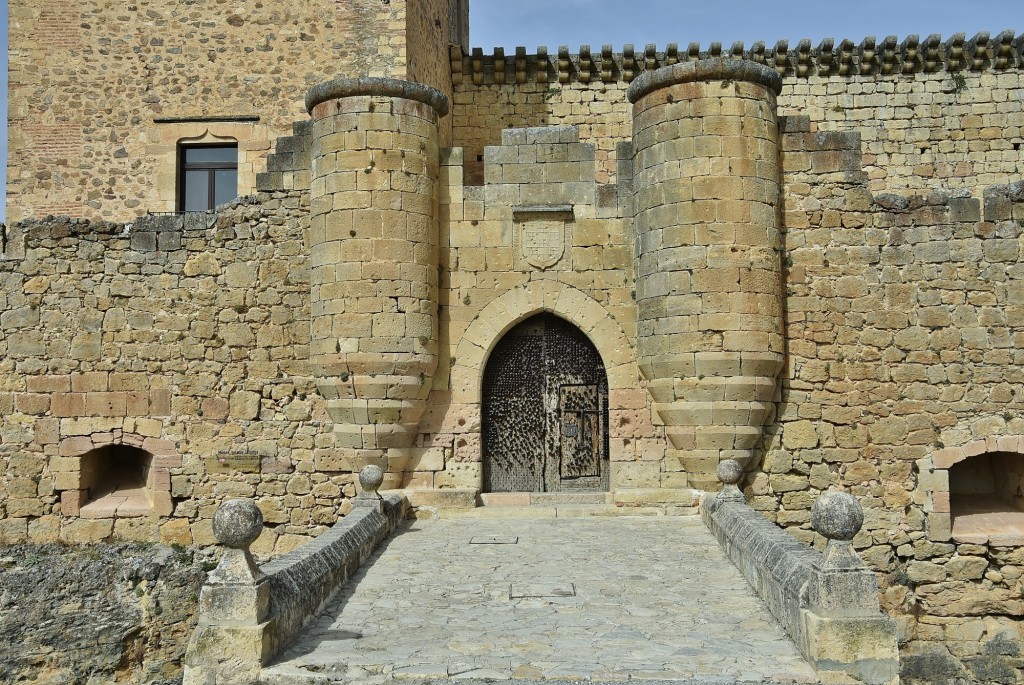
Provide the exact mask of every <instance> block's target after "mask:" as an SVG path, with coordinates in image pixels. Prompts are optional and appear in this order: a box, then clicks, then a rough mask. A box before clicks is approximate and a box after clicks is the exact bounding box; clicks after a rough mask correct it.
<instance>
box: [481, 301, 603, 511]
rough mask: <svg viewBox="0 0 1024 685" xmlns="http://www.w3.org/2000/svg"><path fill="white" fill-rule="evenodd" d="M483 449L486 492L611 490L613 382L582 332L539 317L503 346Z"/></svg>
mask: <svg viewBox="0 0 1024 685" xmlns="http://www.w3.org/2000/svg"><path fill="white" fill-rule="evenodd" d="M483 450H484V453H483V458H484V491H485V492H515V491H526V492H542V491H579V490H585V491H594V490H598V491H607V490H608V475H609V474H608V377H607V374H606V373H605V369H604V363H603V362H602V361H601V356H600V355H599V354H598V352H597V349H596V348H595V347H594V345H593V344H592V343H591V342H590V340H588V339H587V337H586V335H584V334H583V332H582V331H580V330H579V329H578V328H576V327H575V326H573V325H572V324H570V323H568V322H567V321H565V320H563V319H560V318H558V317H557V316H555V315H553V314H538V315H536V316H533V317H531V318H529V319H527V320H526V321H523V322H522V323H520V324H519V325H517V326H516V327H515V328H513V329H512V330H510V331H509V332H508V333H506V334H505V336H504V337H503V338H502V339H501V340H500V341H499V342H498V344H497V345H496V346H495V348H494V350H493V351H492V353H491V356H490V358H489V359H488V361H487V367H486V370H485V371H484V381H483Z"/></svg>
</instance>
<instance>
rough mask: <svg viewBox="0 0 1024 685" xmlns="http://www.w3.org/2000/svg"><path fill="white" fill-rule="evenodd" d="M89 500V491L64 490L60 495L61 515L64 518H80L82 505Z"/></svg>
mask: <svg viewBox="0 0 1024 685" xmlns="http://www.w3.org/2000/svg"><path fill="white" fill-rule="evenodd" d="M88 500H89V491H88V490H64V491H63V492H61V493H60V513H61V515H63V516H78V514H79V513H80V512H81V510H82V505H83V504H85V503H86V502H87V501H88Z"/></svg>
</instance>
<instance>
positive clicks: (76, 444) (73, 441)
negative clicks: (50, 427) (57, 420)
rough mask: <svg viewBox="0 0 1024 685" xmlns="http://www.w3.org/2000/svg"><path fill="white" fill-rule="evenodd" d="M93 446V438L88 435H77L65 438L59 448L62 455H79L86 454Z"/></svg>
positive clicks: (58, 451)
mask: <svg viewBox="0 0 1024 685" xmlns="http://www.w3.org/2000/svg"><path fill="white" fill-rule="evenodd" d="M92 447H93V444H92V439H91V438H90V437H88V436H86V435H77V436H75V437H73V438H65V439H64V440H63V441H62V442H61V443H60V447H59V448H58V450H57V453H58V454H59V455H60V456H62V457H77V456H79V455H82V454H85V453H86V452H88V451H89V450H91V449H92Z"/></svg>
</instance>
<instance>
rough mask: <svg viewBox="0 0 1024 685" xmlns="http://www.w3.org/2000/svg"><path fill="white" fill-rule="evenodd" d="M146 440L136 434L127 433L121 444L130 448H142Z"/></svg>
mask: <svg viewBox="0 0 1024 685" xmlns="http://www.w3.org/2000/svg"><path fill="white" fill-rule="evenodd" d="M145 441H146V438H145V437H144V436H142V435H138V434H136V433H125V434H124V435H123V436H122V438H121V443H122V444H124V445H128V446H129V447H140V448H141V447H142V445H143V443H144V442H145Z"/></svg>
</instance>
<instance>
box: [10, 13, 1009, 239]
mask: <svg viewBox="0 0 1024 685" xmlns="http://www.w3.org/2000/svg"><path fill="white" fill-rule="evenodd" d="M0 22H2V23H3V25H4V27H6V26H7V2H3V3H2V5H0ZM1004 29H1013V30H1014V31H1016V32H1018V33H1019V32H1021V31H1024V3H1022V0H968V1H966V2H965V1H964V0H903V1H902V2H893V1H892V0H860V1H859V2H856V3H854V2H849V1H845V2H835V1H834V0H831V1H830V0H818V1H817V2H806V0H799V1H797V0H777V1H776V2H765V1H764V0H757V1H755V0H729V1H728V2H699V3H698V2H692V0H691V1H687V0H644V1H641V2H633V3H629V2H628V0H470V43H472V44H473V46H476V47H482V48H484V50H485V51H487V50H490V49H491V48H493V47H496V46H501V47H504V48H506V49H507V50H512V49H514V48H515V47H516V46H519V45H522V46H525V47H526V48H527V49H528V50H529V51H530V52H532V51H533V49H534V48H536V47H537V46H538V45H546V46H547V47H548V49H549V52H553V51H554V50H557V48H558V46H559V45H568V46H569V48H570V50H571V51H573V52H575V51H576V50H577V49H579V46H580V45H582V44H589V45H590V46H591V48H593V49H600V46H601V45H603V44H605V43H611V44H612V45H614V46H615V48H616V50H617V51H618V50H620V49H621V48H622V45H623V44H625V43H634V44H635V45H636V46H637V48H638V49H641V48H642V47H643V46H644V45H646V44H647V43H655V44H657V46H658V47H659V49H664V47H665V45H666V44H667V43H670V42H675V43H679V46H680V48H682V47H684V46H686V45H687V44H689V43H690V42H691V41H699V42H700V43H701V45H702V46H705V47H706V46H707V45H708V44H709V43H711V41H721V42H722V43H723V44H724V45H731V44H732V43H733V42H734V41H737V40H742V41H744V42H745V43H747V44H748V45H749V44H751V43H753V42H754V41H757V40H763V41H765V42H766V43H769V44H773V43H775V42H776V41H777V40H779V39H780V38H787V39H789V41H790V43H791V44H792V45H795V44H796V41H798V40H800V39H801V38H810V39H812V40H813V41H814V43H815V45H816V44H817V43H818V41H820V40H821V39H822V38H826V37H829V36H831V37H834V38H837V39H839V38H849V39H851V40H853V41H855V42H860V40H861V39H862V38H864V37H865V36H871V35H873V36H877V37H878V38H879V39H881V38H883V37H885V36H887V35H893V34H895V35H897V36H899V37H900V39H902V38H903V37H904V36H906V35H908V34H911V33H917V34H920V35H921V37H922V38H923V37H925V36H927V35H929V34H932V33H941V34H942V35H943V36H947V35H951V34H953V33H956V32H958V31H963V32H965V33H967V34H968V35H974V34H975V33H977V32H978V31H989V32H991V33H992V34H993V35H995V34H998V33H999V32H1000V31H1002V30H1004ZM0 41H2V46H0V47H2V48H3V69H2V72H3V88H2V93H3V94H2V100H0V112H2V115H3V121H5V122H6V120H7V31H6V30H5V31H4V32H3V36H2V38H0ZM0 157H2V159H3V160H4V162H5V166H6V160H7V136H6V134H5V135H3V136H0ZM6 185H7V181H6V174H4V175H0V192H6ZM5 216H6V207H5V206H3V205H0V221H2V220H3V218H4V217H5Z"/></svg>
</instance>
